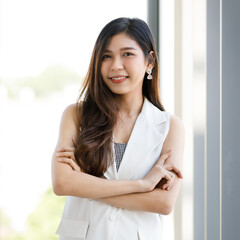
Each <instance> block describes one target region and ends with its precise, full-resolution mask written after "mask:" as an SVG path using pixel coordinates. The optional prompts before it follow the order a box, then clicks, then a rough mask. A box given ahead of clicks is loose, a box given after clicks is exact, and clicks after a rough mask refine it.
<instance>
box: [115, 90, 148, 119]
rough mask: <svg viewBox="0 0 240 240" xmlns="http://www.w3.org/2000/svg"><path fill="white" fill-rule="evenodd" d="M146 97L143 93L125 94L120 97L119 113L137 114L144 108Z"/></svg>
mask: <svg viewBox="0 0 240 240" xmlns="http://www.w3.org/2000/svg"><path fill="white" fill-rule="evenodd" d="M143 100H144V97H143V95H142V94H141V95H139V96H133V95H128V96H127V95H124V96H119V97H118V107H119V113H120V114H124V115H128V116H136V115H138V114H139V113H140V112H141V110H142V105H143Z"/></svg>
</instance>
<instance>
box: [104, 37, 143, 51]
mask: <svg viewBox="0 0 240 240" xmlns="http://www.w3.org/2000/svg"><path fill="white" fill-rule="evenodd" d="M125 48H134V49H135V50H137V51H139V50H142V49H141V48H140V46H139V44H138V43H137V41H135V40H134V39H133V38H131V37H130V36H129V35H127V34H126V33H118V34H116V35H114V36H113V37H112V38H111V39H110V41H109V43H108V45H107V46H106V50H109V51H114V50H121V49H125ZM134 49H133V50H134Z"/></svg>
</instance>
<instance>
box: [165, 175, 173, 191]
mask: <svg viewBox="0 0 240 240" xmlns="http://www.w3.org/2000/svg"><path fill="white" fill-rule="evenodd" d="M170 175H171V177H172V181H171V183H170V185H169V186H168V187H167V189H166V190H167V191H169V190H170V189H171V188H172V186H173V184H174V181H175V175H174V174H173V173H170Z"/></svg>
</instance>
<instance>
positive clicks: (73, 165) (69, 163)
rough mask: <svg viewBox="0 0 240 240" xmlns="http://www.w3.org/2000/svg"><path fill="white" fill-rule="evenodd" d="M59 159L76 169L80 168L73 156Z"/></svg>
mask: <svg viewBox="0 0 240 240" xmlns="http://www.w3.org/2000/svg"><path fill="white" fill-rule="evenodd" d="M58 161H59V162H61V163H66V164H68V165H70V166H71V168H72V169H73V170H75V171H79V170H80V168H79V166H78V165H77V164H76V163H75V162H74V161H73V160H72V159H71V158H59V159H58Z"/></svg>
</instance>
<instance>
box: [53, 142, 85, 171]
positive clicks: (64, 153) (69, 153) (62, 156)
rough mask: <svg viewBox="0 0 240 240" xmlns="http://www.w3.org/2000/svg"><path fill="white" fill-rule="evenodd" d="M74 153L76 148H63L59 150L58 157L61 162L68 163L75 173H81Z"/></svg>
mask: <svg viewBox="0 0 240 240" xmlns="http://www.w3.org/2000/svg"><path fill="white" fill-rule="evenodd" d="M74 151H75V148H74V147H63V148H60V149H58V150H57V153H56V157H57V160H58V161H59V162H61V163H66V164H68V165H69V166H70V167H71V168H72V169H73V170H74V171H77V172H81V169H80V167H79V166H78V164H77V162H76V160H75V156H74Z"/></svg>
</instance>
